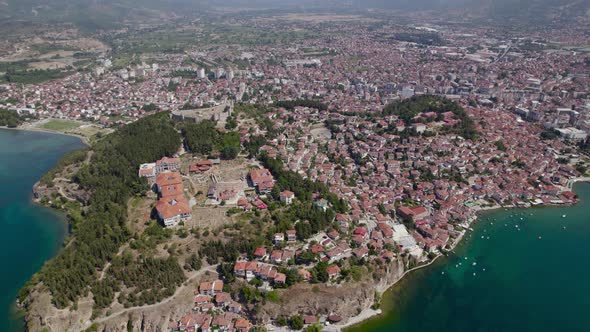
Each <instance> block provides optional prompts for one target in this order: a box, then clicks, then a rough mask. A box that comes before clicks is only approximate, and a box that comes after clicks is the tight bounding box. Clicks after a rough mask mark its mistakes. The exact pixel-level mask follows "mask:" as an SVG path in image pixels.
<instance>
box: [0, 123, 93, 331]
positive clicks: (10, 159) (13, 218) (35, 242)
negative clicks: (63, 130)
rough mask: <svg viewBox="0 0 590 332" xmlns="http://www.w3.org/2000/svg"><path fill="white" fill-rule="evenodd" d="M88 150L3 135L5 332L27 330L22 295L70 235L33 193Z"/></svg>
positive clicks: (0, 295)
mask: <svg viewBox="0 0 590 332" xmlns="http://www.w3.org/2000/svg"><path fill="white" fill-rule="evenodd" d="M82 147H84V145H83V144H82V142H81V141H80V140H79V139H78V138H75V137H71V136H65V135H55V134H48V133H41V132H28V131H17V130H5V129H0V183H1V185H0V227H1V228H2V232H0V260H1V261H2V262H4V263H3V266H4V268H3V269H2V271H3V272H2V273H0V331H7V332H15V331H22V330H23V329H24V326H23V321H22V319H21V318H19V317H18V316H17V314H16V312H15V310H14V309H15V308H14V307H15V306H14V303H15V297H16V294H17V292H18V290H19V289H20V287H21V286H22V285H23V284H24V283H25V282H26V281H27V280H28V279H29V278H30V277H31V276H32V275H33V274H34V273H35V272H37V271H38V270H39V269H40V268H41V267H42V266H43V263H45V261H47V260H48V259H50V258H51V257H53V256H54V255H55V254H56V253H57V252H58V251H59V249H60V247H61V244H62V242H63V239H64V237H65V235H66V234H67V224H66V223H65V221H64V217H63V216H62V215H60V214H58V213H56V212H55V211H52V210H50V209H46V208H43V207H40V206H37V205H34V204H33V203H32V202H31V189H32V187H33V185H34V184H35V182H37V180H39V178H41V176H42V175H43V174H44V173H45V172H47V171H48V170H49V169H51V167H53V166H54V165H55V164H56V163H57V161H58V160H59V159H60V158H61V157H62V156H63V155H64V154H66V153H67V152H70V151H72V150H75V149H79V148H82Z"/></svg>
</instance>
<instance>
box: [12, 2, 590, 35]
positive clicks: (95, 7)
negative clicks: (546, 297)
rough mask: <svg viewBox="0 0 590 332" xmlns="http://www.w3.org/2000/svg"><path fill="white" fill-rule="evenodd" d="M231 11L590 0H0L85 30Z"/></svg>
mask: <svg viewBox="0 0 590 332" xmlns="http://www.w3.org/2000/svg"><path fill="white" fill-rule="evenodd" d="M220 8H221V9H231V10H284V11H291V10H292V11H301V10H304V11H311V10H332V11H339V10H347V11H350V10H363V11H364V10H367V9H375V8H377V9H390V10H397V11H422V10H434V11H439V12H442V13H444V11H447V10H462V11H466V12H469V13H471V14H473V15H476V16H479V17H481V18H484V19H492V20H512V21H517V20H520V21H521V23H524V24H526V23H527V22H530V23H531V24H532V23H541V24H543V23H546V22H555V21H563V20H568V19H571V18H572V17H576V16H581V15H587V13H589V11H590V0H412V1H407V0H0V19H4V20H6V19H26V20H33V21H35V20H37V21H44V22H52V21H54V22H72V23H75V24H77V25H79V26H81V27H84V28H86V29H97V28H108V27H112V26H113V25H114V24H117V23H121V22H125V21H136V20H143V19H154V18H159V17H163V16H187V15H191V14H193V13H202V12H206V11H210V10H215V9H220Z"/></svg>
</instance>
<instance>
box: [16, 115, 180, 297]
mask: <svg viewBox="0 0 590 332" xmlns="http://www.w3.org/2000/svg"><path fill="white" fill-rule="evenodd" d="M180 142H181V138H180V134H179V133H178V132H177V131H176V130H175V128H174V126H173V124H172V122H171V120H170V119H169V118H168V114H167V113H159V114H156V115H152V116H149V117H146V118H143V119H141V120H138V121H137V122H135V123H133V124H130V125H128V126H126V127H124V128H122V129H120V130H118V131H117V132H115V133H113V134H111V135H109V136H107V137H106V138H104V139H102V140H100V141H99V142H97V143H96V144H95V145H94V146H93V147H92V148H91V150H92V151H94V153H93V155H92V158H91V160H90V163H89V164H88V165H85V166H83V167H82V168H81V169H80V170H79V171H78V173H77V174H76V175H75V176H74V180H75V181H76V182H78V183H79V185H80V186H81V187H83V188H85V189H87V190H88V191H90V192H91V193H92V196H91V199H90V204H89V206H88V208H87V210H86V212H82V215H81V217H80V218H77V220H73V219H72V220H71V225H72V237H71V239H72V240H70V242H69V243H67V245H66V247H65V249H64V250H63V251H62V252H61V253H60V254H59V255H58V256H57V257H55V258H54V259H52V260H51V261H49V262H48V263H47V264H46V265H45V266H44V267H43V269H42V270H41V271H40V272H39V273H38V274H36V275H35V276H34V277H33V279H32V280H31V281H30V282H29V283H28V284H27V286H25V287H24V288H23V289H22V290H21V293H20V295H21V296H20V297H21V299H24V298H25V297H26V296H27V294H28V290H29V289H30V288H31V287H32V286H34V285H36V284H37V283H39V282H43V284H44V285H45V286H46V287H47V288H48V289H49V291H50V292H51V294H52V296H53V302H54V304H55V305H56V306H57V307H58V308H65V307H68V306H70V305H71V304H73V303H76V301H77V300H78V299H79V297H80V296H83V295H85V294H87V292H88V291H92V292H93V293H94V295H95V300H98V301H97V304H98V305H99V307H100V306H101V305H104V304H105V303H107V304H108V303H110V302H111V301H112V300H113V296H114V291H115V290H116V289H117V288H118V287H119V285H120V284H121V282H125V283H130V284H133V285H136V284H137V285H152V286H153V287H154V288H161V285H162V284H163V283H162V282H159V281H158V280H153V281H152V282H150V283H143V282H142V281H141V280H138V279H137V277H136V276H137V271H138V270H140V268H141V265H144V271H147V272H149V271H153V274H157V275H159V276H160V279H161V280H168V281H171V282H170V286H172V287H175V286H176V285H177V284H178V283H180V282H182V280H183V279H184V275H182V274H180V275H179V274H178V271H181V269H180V266H178V263H177V262H175V261H168V260H161V259H152V260H150V261H145V262H128V264H125V265H124V266H119V265H117V266H118V268H117V274H116V275H115V277H113V278H110V279H108V280H106V281H105V282H99V283H97V282H95V280H97V274H98V271H99V269H102V268H103V267H104V265H105V263H106V262H107V261H110V260H112V259H113V257H114V256H115V254H116V253H117V252H118V251H119V247H120V246H121V245H122V244H123V243H125V242H127V241H128V240H129V238H130V232H129V230H128V228H127V226H126V219H127V215H126V211H127V201H128V200H129V198H130V197H131V196H132V195H136V194H139V193H140V192H142V191H144V190H145V188H146V183H145V180H143V181H142V179H140V178H139V177H138V175H137V167H138V165H139V164H141V163H146V162H152V161H154V160H156V159H159V158H161V157H163V156H171V155H173V154H174V153H175V152H176V151H177V149H178V147H179V146H180ZM154 270H155V271H154ZM156 271H157V272H156ZM181 272H182V271H181ZM166 275H169V276H166ZM119 277H120V278H119ZM143 291H145V292H148V291H150V292H153V293H155V294H158V295H160V296H163V295H164V294H168V293H169V291H162V290H161V289H144V290H143ZM145 300H146V301H148V300H149V298H146V299H145Z"/></svg>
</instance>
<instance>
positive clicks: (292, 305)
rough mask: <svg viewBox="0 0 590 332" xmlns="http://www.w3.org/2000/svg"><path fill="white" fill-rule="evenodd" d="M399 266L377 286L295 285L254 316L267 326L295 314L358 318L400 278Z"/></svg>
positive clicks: (396, 263)
mask: <svg viewBox="0 0 590 332" xmlns="http://www.w3.org/2000/svg"><path fill="white" fill-rule="evenodd" d="M403 272H404V269H403V263H402V262H401V260H397V261H394V262H392V263H391V265H390V266H389V267H388V270H386V271H384V272H383V273H382V275H381V276H380V277H379V279H378V281H377V282H374V281H372V280H365V281H362V282H358V283H344V284H341V285H334V286H326V285H310V284H304V283H301V284H297V285H295V286H293V287H291V288H289V289H287V290H285V291H284V292H281V296H280V297H281V299H282V300H281V301H280V302H279V303H270V302H267V303H266V304H265V305H264V306H262V307H261V309H260V310H259V311H258V313H257V314H256V318H257V320H258V321H260V322H268V321H270V320H272V319H274V318H277V317H279V316H291V315H294V314H296V313H299V314H313V315H332V314H336V315H339V316H341V317H343V318H345V319H347V318H350V317H354V316H356V315H358V314H360V313H361V312H362V311H363V310H364V309H367V308H369V307H371V305H373V303H374V302H375V292H379V293H383V292H384V291H385V290H387V288H388V287H389V286H391V285H392V284H394V283H395V282H396V281H398V280H399V279H400V278H401V277H402V275H403Z"/></svg>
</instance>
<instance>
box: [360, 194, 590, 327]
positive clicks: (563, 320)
mask: <svg viewBox="0 0 590 332" xmlns="http://www.w3.org/2000/svg"><path fill="white" fill-rule="evenodd" d="M574 191H575V192H576V193H577V194H578V195H579V197H580V199H581V201H580V202H579V203H578V204H577V205H575V206H573V207H540V208H531V209H511V210H504V209H502V210H494V211H488V212H485V213H482V214H481V215H480V218H479V220H478V221H477V222H476V223H475V224H474V226H473V227H474V232H469V233H468V235H466V238H465V239H464V241H463V243H461V244H460V245H459V246H458V247H457V248H456V250H455V253H453V254H451V255H450V256H449V257H441V259H439V260H437V262H435V263H434V264H433V265H431V266H430V267H426V268H424V269H421V270H417V271H415V272H412V273H410V274H408V275H407V276H406V277H405V278H404V279H402V280H401V281H400V282H399V283H398V284H396V285H395V286H394V287H393V288H391V289H390V290H389V291H388V292H386V293H385V294H384V295H383V310H384V315H382V316H380V317H378V318H375V319H372V320H369V321H367V322H365V323H363V324H361V325H358V326H356V327H355V328H353V329H352V331H374V332H381V331H383V332H385V331H387V332H390V331H394V332H395V331H403V332H410V331H412V332H413V331H453V332H458V331H519V332H520V331H537V332H539V331H590V316H587V315H588V313H589V312H590V311H589V310H590V283H589V282H588V280H590V262H589V261H588V257H590V256H589V255H590V184H588V183H578V184H576V185H575V186H574ZM564 216H565V217H564ZM492 223H493V224H492Z"/></svg>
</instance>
